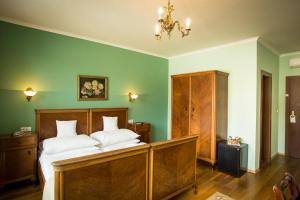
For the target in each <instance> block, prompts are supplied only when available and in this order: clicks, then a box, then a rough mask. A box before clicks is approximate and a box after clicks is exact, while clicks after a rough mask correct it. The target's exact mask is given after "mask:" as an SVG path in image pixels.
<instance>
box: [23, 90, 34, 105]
mask: <svg viewBox="0 0 300 200" xmlns="http://www.w3.org/2000/svg"><path fill="white" fill-rule="evenodd" d="M24 94H25V95H26V99H27V101H28V102H29V101H30V100H31V98H32V97H33V96H34V95H36V91H34V90H33V89H32V88H30V87H29V88H27V89H26V90H25V91H24Z"/></svg>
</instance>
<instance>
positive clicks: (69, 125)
mask: <svg viewBox="0 0 300 200" xmlns="http://www.w3.org/2000/svg"><path fill="white" fill-rule="evenodd" d="M76 124H77V120H71V121H58V120H56V128H57V136H56V137H67V136H75V135H77V133H76Z"/></svg>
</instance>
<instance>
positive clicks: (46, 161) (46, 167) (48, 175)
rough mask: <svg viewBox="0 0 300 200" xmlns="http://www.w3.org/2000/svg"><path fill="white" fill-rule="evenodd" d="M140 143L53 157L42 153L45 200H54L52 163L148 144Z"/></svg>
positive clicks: (134, 141) (78, 150) (74, 151)
mask: <svg viewBox="0 0 300 200" xmlns="http://www.w3.org/2000/svg"><path fill="white" fill-rule="evenodd" d="M138 142H139V140H137V139H136V140H131V141H128V142H123V143H119V144H115V145H111V146H107V147H103V148H101V147H96V146H93V147H88V148H83V149H77V150H71V151H66V152H62V153H57V154H52V155H47V154H45V153H42V154H41V156H40V158H39V161H40V165H41V170H42V173H43V175H44V178H45V186H44V191H43V200H54V170H53V166H52V162H55V161H59V160H66V159H70V158H77V157H81V156H87V155H92V154H96V153H102V152H108V151H113V150H118V149H124V148H130V147H134V146H139V145H143V144H146V143H143V142H141V143H138Z"/></svg>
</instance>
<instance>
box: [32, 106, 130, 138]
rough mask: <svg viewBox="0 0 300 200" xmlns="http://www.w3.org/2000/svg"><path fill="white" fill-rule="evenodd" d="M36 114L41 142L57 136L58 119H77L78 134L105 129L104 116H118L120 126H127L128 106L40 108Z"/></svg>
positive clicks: (37, 131)
mask: <svg viewBox="0 0 300 200" xmlns="http://www.w3.org/2000/svg"><path fill="white" fill-rule="evenodd" d="M35 115H36V117H35V118H36V128H35V131H36V133H37V134H38V140H39V142H41V141H43V140H44V139H47V138H51V137H56V135H57V129H56V120H62V121H68V120H77V127H76V131H77V133H78V134H90V133H93V132H95V131H101V130H103V120H102V116H117V117H118V126H119V128H126V127H127V121H128V120H127V119H128V108H92V109H38V110H36V114H35Z"/></svg>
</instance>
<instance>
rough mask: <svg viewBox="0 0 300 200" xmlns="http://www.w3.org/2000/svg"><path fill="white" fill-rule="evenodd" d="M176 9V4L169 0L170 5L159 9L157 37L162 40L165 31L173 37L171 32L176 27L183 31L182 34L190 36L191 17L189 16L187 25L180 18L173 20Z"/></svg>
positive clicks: (156, 28) (156, 27)
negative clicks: (182, 23) (183, 24)
mask: <svg viewBox="0 0 300 200" xmlns="http://www.w3.org/2000/svg"><path fill="white" fill-rule="evenodd" d="M174 11H175V9H174V5H172V4H171V3H170V0H168V5H167V6H164V7H160V8H159V9H158V23H157V24H156V26H155V37H156V39H158V40H160V39H161V37H162V34H163V32H166V33H167V34H168V36H169V38H170V37H171V32H172V31H173V29H174V28H175V27H177V29H178V31H180V32H181V36H182V37H185V36H188V35H189V33H190V31H191V19H190V18H187V19H186V22H185V26H182V25H181V24H180V22H179V21H178V20H173V18H172V13H173V12H174Z"/></svg>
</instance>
